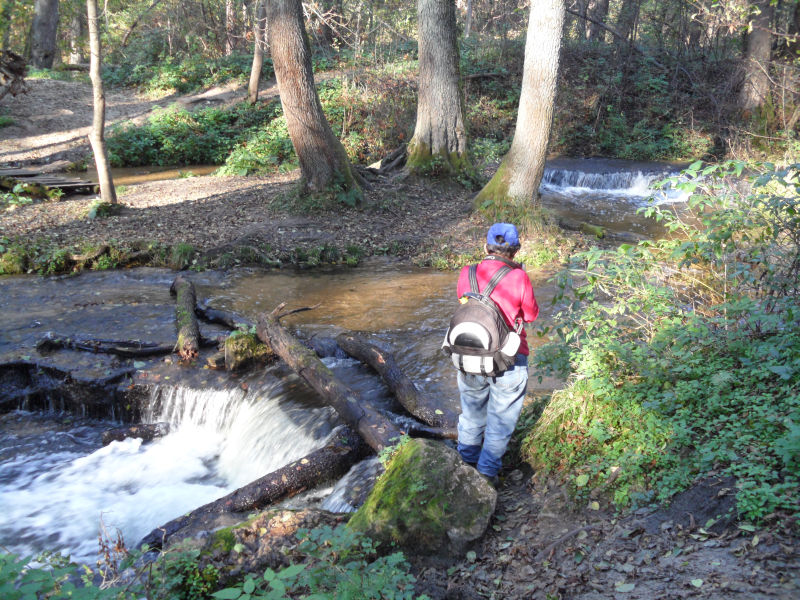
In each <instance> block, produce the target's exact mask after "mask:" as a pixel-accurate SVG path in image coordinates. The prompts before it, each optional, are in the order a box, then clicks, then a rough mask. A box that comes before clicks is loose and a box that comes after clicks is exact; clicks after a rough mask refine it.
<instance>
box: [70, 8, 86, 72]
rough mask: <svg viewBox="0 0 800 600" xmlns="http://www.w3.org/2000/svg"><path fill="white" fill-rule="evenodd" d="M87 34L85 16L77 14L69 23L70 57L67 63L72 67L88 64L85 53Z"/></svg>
mask: <svg viewBox="0 0 800 600" xmlns="http://www.w3.org/2000/svg"><path fill="white" fill-rule="evenodd" d="M85 32H86V25H85V24H84V21H83V15H82V14H81V13H80V12H77V11H76V12H75V13H74V14H73V15H72V18H71V19H70V21H69V57H68V58H67V61H68V62H69V64H70V65H81V64H84V63H85V62H86V55H85V54H84V53H83V36H84V34H85Z"/></svg>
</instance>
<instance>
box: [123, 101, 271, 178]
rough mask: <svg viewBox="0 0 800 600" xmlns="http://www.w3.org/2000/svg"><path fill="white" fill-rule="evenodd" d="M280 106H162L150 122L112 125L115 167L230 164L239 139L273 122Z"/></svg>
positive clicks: (245, 139)
mask: <svg viewBox="0 0 800 600" xmlns="http://www.w3.org/2000/svg"><path fill="white" fill-rule="evenodd" d="M279 111H280V105H279V104H278V103H277V102H272V103H266V104H265V103H260V104H257V105H255V106H251V105H250V104H247V103H240V104H237V105H236V106H234V107H232V108H229V109H223V108H216V107H214V108H206V109H203V110H199V111H195V112H189V111H187V110H185V109H182V108H176V107H172V108H168V109H165V110H161V111H158V112H156V113H155V114H153V115H152V116H151V117H150V118H149V119H148V121H147V123H146V124H144V125H141V126H137V125H133V124H130V123H129V124H123V125H119V126H115V127H112V129H111V132H110V133H109V136H108V140H107V145H108V156H109V161H110V162H111V164H112V165H113V166H115V167H122V166H131V167H133V166H141V165H162V166H173V165H197V164H216V165H220V164H224V163H225V161H226V159H227V158H228V156H229V155H230V153H231V151H232V150H234V149H235V148H236V147H237V145H239V144H244V143H246V141H247V140H248V138H249V137H251V136H254V135H257V133H258V132H260V131H261V130H262V129H263V128H264V127H265V126H266V127H267V128H269V127H270V126H271V121H272V120H273V119H274V118H275V117H276V115H277V114H278V112H279Z"/></svg>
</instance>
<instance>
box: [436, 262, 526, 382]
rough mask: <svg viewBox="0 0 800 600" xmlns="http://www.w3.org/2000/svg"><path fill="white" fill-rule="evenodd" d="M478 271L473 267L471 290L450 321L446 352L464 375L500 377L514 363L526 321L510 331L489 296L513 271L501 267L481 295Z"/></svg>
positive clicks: (471, 267)
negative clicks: (523, 324)
mask: <svg viewBox="0 0 800 600" xmlns="http://www.w3.org/2000/svg"><path fill="white" fill-rule="evenodd" d="M477 272H478V268H477V265H471V266H470V268H469V287H470V291H469V292H467V293H466V294H464V295H463V296H462V297H461V298H459V303H460V304H459V306H458V308H456V310H455V312H454V313H453V318H452V319H450V327H449V328H448V329H447V334H446V335H445V337H444V343H443V344H442V350H443V351H444V352H445V354H448V355H449V356H450V358H451V359H452V361H453V364H454V365H455V366H456V368H457V369H458V370H460V371H461V372H463V373H470V374H474V375H483V376H484V377H496V376H498V375H501V374H502V373H503V372H504V371H506V370H507V369H508V368H509V367H511V366H512V365H513V364H514V361H515V359H516V355H517V350H518V349H519V345H520V341H521V340H520V336H519V334H520V331H521V330H522V322H519V323H517V327H516V328H515V329H511V328H509V326H508V325H507V324H506V321H505V319H504V318H503V314H502V313H501V312H500V308H498V306H497V304H495V302H494V300H492V299H491V298H490V297H489V294H491V293H492V291H493V290H494V289H495V287H497V284H498V283H500V280H501V279H503V277H505V276H506V275H507V274H508V273H510V272H511V267H509V266H507V265H503V266H501V267H500V268H499V269H497V271H496V272H495V274H494V275H493V276H492V278H491V280H489V283H488V284H486V287H485V288H484V289H483V291H482V292H481V291H480V290H479V288H478V275H477Z"/></svg>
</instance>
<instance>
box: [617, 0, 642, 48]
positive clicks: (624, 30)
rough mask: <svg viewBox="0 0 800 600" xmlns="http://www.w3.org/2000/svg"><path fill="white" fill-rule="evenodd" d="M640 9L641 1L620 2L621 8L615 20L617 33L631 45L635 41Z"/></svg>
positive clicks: (626, 0)
mask: <svg viewBox="0 0 800 600" xmlns="http://www.w3.org/2000/svg"><path fill="white" fill-rule="evenodd" d="M640 7H641V0H622V8H620V11H619V17H618V18H617V31H618V32H619V33H620V34H621V35H622V36H624V38H625V39H627V40H628V41H629V42H631V43H633V42H634V41H635V39H634V38H635V37H636V21H637V20H638V19H639V9H640Z"/></svg>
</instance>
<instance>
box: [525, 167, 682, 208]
mask: <svg viewBox="0 0 800 600" xmlns="http://www.w3.org/2000/svg"><path fill="white" fill-rule="evenodd" d="M675 175H677V173H676V172H675V171H674V170H673V169H668V168H664V169H661V170H652V169H651V170H647V171H644V170H639V169H630V170H610V169H609V170H600V171H591V170H588V171H583V170H580V169H566V168H556V167H547V168H545V170H544V174H543V176H542V184H541V189H542V191H543V192H545V193H551V194H559V195H566V196H570V197H578V196H590V195H596V194H601V195H604V196H617V197H622V198H627V199H630V200H633V201H635V202H639V201H641V200H642V199H645V198H649V197H653V198H654V199H655V203H656V204H664V203H669V202H681V201H684V200H686V196H685V194H684V193H683V192H680V191H679V190H674V189H670V188H664V189H656V187H655V184H657V183H658V182H660V181H663V180H664V179H666V178H668V177H672V176H675Z"/></svg>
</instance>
